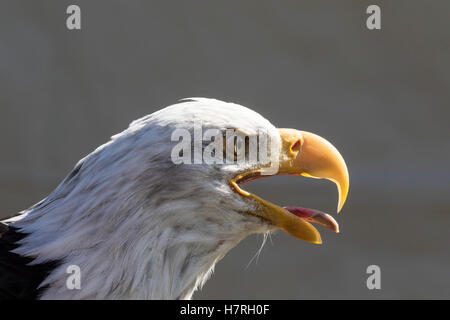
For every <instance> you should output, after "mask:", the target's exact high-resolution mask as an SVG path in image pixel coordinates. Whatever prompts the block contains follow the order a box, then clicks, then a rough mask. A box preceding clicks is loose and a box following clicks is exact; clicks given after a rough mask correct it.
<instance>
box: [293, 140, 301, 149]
mask: <svg viewBox="0 0 450 320" xmlns="http://www.w3.org/2000/svg"><path fill="white" fill-rule="evenodd" d="M301 146H302V142H301V140H300V139H298V140H297V141H295V142H294V143H293V144H292V146H291V151H292V152H299V151H300V148H301Z"/></svg>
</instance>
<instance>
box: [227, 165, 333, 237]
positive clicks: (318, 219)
mask: <svg viewBox="0 0 450 320" xmlns="http://www.w3.org/2000/svg"><path fill="white" fill-rule="evenodd" d="M277 175H279V174H277ZM272 176H274V175H262V174H261V172H259V171H250V172H248V173H244V174H240V175H238V176H236V177H235V178H233V179H231V180H230V185H231V187H232V189H233V190H234V191H235V192H237V193H238V194H240V195H241V196H244V197H250V198H253V199H254V200H256V201H257V202H258V204H259V205H262V206H267V204H270V205H271V207H276V208H277V209H278V210H280V211H284V212H285V213H286V214H289V215H291V216H292V218H293V219H303V220H306V221H309V222H312V223H316V224H319V225H322V226H324V227H326V228H328V229H331V230H333V231H334V232H336V233H339V224H338V223H337V222H336V220H335V219H334V218H333V217H332V216H331V215H329V214H327V213H325V212H323V211H320V210H317V209H312V208H304V207H299V206H283V207H281V206H278V205H276V204H274V203H271V202H269V201H267V200H264V201H258V200H259V199H261V198H259V197H257V196H255V195H254V194H252V193H250V192H248V191H246V190H244V189H242V188H241V186H242V185H244V184H246V183H248V182H250V181H253V180H256V179H260V178H264V177H266V178H267V177H272ZM248 213H251V214H254V215H256V216H260V217H262V218H263V219H264V220H266V221H269V222H270V223H272V221H270V219H267V218H266V217H264V216H261V215H260V214H258V211H256V213H255V212H248Z"/></svg>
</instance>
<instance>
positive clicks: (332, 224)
mask: <svg viewBox="0 0 450 320" xmlns="http://www.w3.org/2000/svg"><path fill="white" fill-rule="evenodd" d="M284 209H286V210H287V211H289V212H290V213H292V214H295V215H296V216H297V217H299V218H302V219H305V220H308V221H311V222H314V223H318V224H320V225H322V226H324V227H327V228H330V229H331V230H333V231H334V232H339V225H338V223H337V222H336V220H334V218H333V217H332V216H330V215H329V214H326V213H325V212H322V211H319V210H316V209H309V208H302V207H284Z"/></svg>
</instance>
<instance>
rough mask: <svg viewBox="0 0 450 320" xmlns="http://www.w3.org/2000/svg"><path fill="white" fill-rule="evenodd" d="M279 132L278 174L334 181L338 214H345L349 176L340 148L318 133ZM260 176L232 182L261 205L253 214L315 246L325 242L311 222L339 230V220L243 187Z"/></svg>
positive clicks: (247, 175)
mask: <svg viewBox="0 0 450 320" xmlns="http://www.w3.org/2000/svg"><path fill="white" fill-rule="evenodd" d="M278 130H279V133H280V137H281V143H282V145H281V153H280V159H279V169H278V172H277V175H279V174H293V175H302V176H306V177H311V178H321V179H328V180H331V181H333V182H334V183H335V184H336V186H337V188H338V193H339V200H338V206H337V212H339V211H341V209H342V207H343V205H344V203H345V200H346V198H347V194H348V189H349V176H348V171H347V166H346V164H345V161H344V159H343V158H342V156H341V155H340V153H339V152H338V151H337V149H336V148H335V147H334V146H333V145H332V144H331V143H330V142H328V141H327V140H325V139H324V138H322V137H320V136H318V135H316V134H314V133H310V132H305V131H298V130H295V129H278ZM259 177H263V176H262V175H258V172H255V171H252V172H247V173H243V174H240V175H238V176H237V177H235V178H234V179H231V180H230V184H231V185H232V186H233V187H234V189H235V190H236V191H237V192H238V193H240V194H241V195H242V196H245V197H249V198H252V199H253V200H255V201H256V202H257V203H258V204H259V205H258V208H257V210H255V211H254V212H249V213H251V214H254V215H257V216H259V217H261V218H263V219H266V220H268V221H270V222H271V223H272V224H273V225H275V226H277V227H279V228H280V229H282V230H284V231H286V232H288V233H289V234H291V235H293V236H295V237H297V238H300V239H302V240H306V241H309V242H313V243H322V240H321V237H320V234H319V232H318V231H317V229H316V228H315V227H313V226H312V225H311V224H310V223H309V222H308V221H311V222H314V223H318V224H321V225H323V226H326V227H328V228H330V229H332V230H334V231H336V232H338V231H339V228H338V225H337V223H336V221H335V220H334V219H333V218H332V217H331V216H330V215H328V214H326V213H323V212H321V211H318V210H314V209H306V208H301V207H285V208H283V207H280V206H277V205H275V204H273V203H271V202H269V201H266V200H264V199H262V198H260V197H258V196H256V195H254V194H252V193H249V192H247V191H245V190H242V189H241V188H240V187H239V185H240V184H243V183H245V182H248V181H250V180H253V179H255V178H259Z"/></svg>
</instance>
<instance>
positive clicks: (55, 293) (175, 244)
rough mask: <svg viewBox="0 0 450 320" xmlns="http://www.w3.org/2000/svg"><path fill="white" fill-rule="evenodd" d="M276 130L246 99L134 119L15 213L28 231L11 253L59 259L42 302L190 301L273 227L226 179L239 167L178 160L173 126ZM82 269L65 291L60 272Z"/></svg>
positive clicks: (187, 104)
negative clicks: (250, 239) (221, 264)
mask: <svg viewBox="0 0 450 320" xmlns="http://www.w3.org/2000/svg"><path fill="white" fill-rule="evenodd" d="M194 122H197V123H198V122H201V124H202V127H203V128H218V129H224V128H240V129H242V130H245V131H246V132H249V133H255V132H256V131H257V130H258V129H259V128H264V129H265V130H266V132H267V133H268V135H269V136H270V138H271V139H273V140H274V141H279V134H278V131H277V130H276V128H275V127H274V126H273V125H272V124H270V122H269V121H267V120H266V119H265V118H263V117H262V116H261V115H259V114H258V113H256V112H254V111H252V110H250V109H248V108H245V107H243V106H240V105H237V104H232V103H225V102H222V101H218V100H212V99H204V98H196V99H190V100H188V101H183V102H181V103H178V104H175V105H172V106H170V107H167V108H165V109H162V110H160V111H158V112H155V113H153V114H151V115H148V116H145V117H143V118H141V119H139V120H136V121H134V122H132V123H131V124H130V126H129V127H128V129H126V130H125V131H123V132H122V133H120V134H117V135H115V136H113V137H112V139H111V140H110V141H109V142H107V143H106V144H104V145H102V146H100V147H99V148H97V149H96V150H95V151H93V152H92V153H91V154H89V155H88V156H86V157H85V158H84V159H82V160H80V161H79V162H78V164H77V165H76V167H75V168H74V170H73V171H72V172H71V173H70V174H69V175H68V176H67V177H66V178H65V179H64V181H63V182H62V183H61V184H60V185H59V186H58V187H57V188H56V189H55V190H54V191H53V192H52V193H51V194H50V195H49V196H48V197H47V198H45V199H44V200H42V201H41V202H39V203H38V204H36V205H35V206H33V207H31V208H30V209H28V210H26V211H24V214H23V215H21V216H20V217H19V218H16V219H14V220H15V221H14V226H16V227H17V228H20V230H21V231H22V232H25V233H28V234H29V235H28V236H27V237H25V238H24V239H23V240H21V245H20V246H19V247H18V248H17V249H16V250H15V251H14V252H16V253H18V254H21V255H25V256H29V257H33V258H35V260H34V261H33V263H34V264H37V263H42V262H46V261H50V260H60V261H61V264H60V265H59V266H58V267H57V268H56V269H55V270H54V271H53V272H52V273H51V274H50V275H49V276H48V278H47V279H46V280H45V281H44V282H43V283H42V284H41V286H44V285H48V286H49V287H48V289H46V290H45V291H44V293H43V296H42V298H43V299H51V298H57V299H83V298H84V299H174V298H181V299H190V298H191V296H192V294H193V292H194V291H195V290H196V288H197V287H198V286H201V285H202V284H203V283H204V282H205V281H206V280H207V278H208V275H209V274H210V272H211V271H212V270H213V268H214V265H215V263H216V262H217V261H218V260H220V259H221V258H222V257H223V256H224V255H225V254H226V253H227V252H228V251H229V250H230V249H231V248H232V247H234V246H235V245H236V244H237V243H238V242H239V241H241V240H242V239H243V238H245V237H246V236H247V235H249V234H251V233H255V232H267V231H269V230H271V228H272V227H271V226H270V225H269V224H266V223H264V222H263V221H262V220H261V219H259V218H257V217H255V216H252V215H249V214H246V213H244V211H246V210H249V209H252V205H253V203H252V202H251V201H249V200H246V199H244V198H243V197H241V196H239V195H237V194H236V193H235V192H233V191H232V190H231V188H230V187H229V185H228V183H227V181H228V179H230V178H231V177H233V176H235V175H236V174H237V173H238V172H239V171H240V170H243V169H244V166H245V165H238V164H229V165H206V164H199V165H185V164H183V165H175V164H174V163H173V162H172V161H171V158H170V154H171V148H172V147H173V144H174V142H171V133H172V132H173V131H174V130H175V129H176V128H185V129H188V130H192V128H193V125H194ZM69 265H77V266H79V267H80V270H81V290H68V289H67V288H66V279H67V276H68V274H67V273H66V269H67V267H68V266H69Z"/></svg>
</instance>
